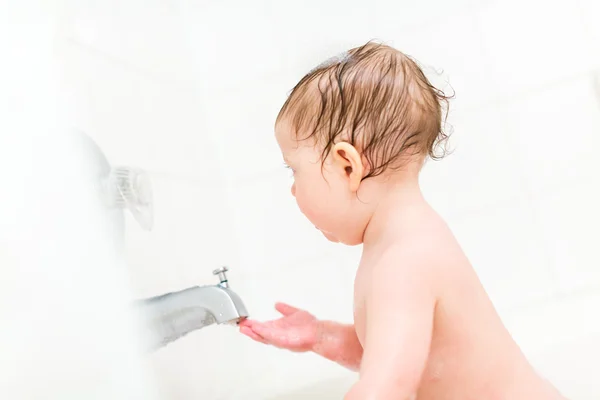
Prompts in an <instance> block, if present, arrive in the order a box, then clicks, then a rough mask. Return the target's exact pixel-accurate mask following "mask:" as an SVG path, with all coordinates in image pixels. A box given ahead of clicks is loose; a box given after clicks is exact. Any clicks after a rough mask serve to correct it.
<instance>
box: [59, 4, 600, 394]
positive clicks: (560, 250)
mask: <svg viewBox="0 0 600 400" xmlns="http://www.w3.org/2000/svg"><path fill="white" fill-rule="evenodd" d="M68 4H69V8H68V9H67V11H68V12H66V13H65V21H67V23H66V25H65V32H64V34H65V36H66V37H67V40H65V41H63V42H61V44H60V46H59V48H58V54H59V55H60V56H61V58H62V60H63V63H64V84H65V87H67V88H68V93H69V95H70V96H71V99H72V104H73V106H74V112H73V114H74V117H75V118H74V121H73V122H74V124H75V125H77V126H79V127H80V128H83V129H84V130H85V131H86V132H88V133H89V134H91V135H92V136H93V137H94V138H95V139H96V140H97V141H98V143H99V144H100V145H101V146H102V148H103V149H104V150H105V152H106V153H107V156H108V157H109V158H110V160H111V162H113V163H115V164H120V163H122V164H127V165H136V166H139V167H142V168H146V169H148V170H150V171H151V172H152V174H151V175H152V177H153V181H154V187H155V197H156V205H155V222H156V225H155V229H154V230H153V231H152V232H149V233H148V232H144V231H142V230H141V229H140V228H138V227H137V226H136V224H135V222H134V221H133V220H132V219H131V218H129V219H128V221H127V222H128V228H127V240H128V250H129V254H128V261H129V264H130V269H131V276H132V281H133V286H134V288H135V291H136V294H138V295H139V296H147V295H152V294H157V293H158V292H162V291H168V290H173V289H177V288H180V287H184V286H189V285H195V284H199V283H200V284H204V283H211V282H214V277H212V276H211V271H212V270H213V269H214V268H215V267H217V266H219V265H221V264H223V263H225V264H229V265H230V267H231V273H230V277H231V283H232V287H233V288H235V290H237V291H238V292H239V293H240V295H241V296H242V298H243V299H244V300H245V302H246V303H247V306H248V309H249V311H250V313H251V314H252V315H253V316H255V317H257V318H261V319H262V318H272V317H275V316H276V313H275V311H274V310H273V303H274V302H275V301H286V302H289V303H292V304H295V305H298V306H300V307H305V308H306V309H308V310H310V311H312V312H314V313H315V314H317V315H318V316H320V317H323V318H331V319H342V320H349V319H350V318H351V309H352V304H351V301H352V291H351V289H352V282H353V273H354V269H355V268H356V264H357V262H358V257H359V253H360V248H351V249H348V248H344V247H342V246H338V245H332V244H329V243H328V242H326V241H325V239H324V238H322V237H321V235H320V233H319V232H317V231H316V230H315V229H314V228H313V227H312V226H311V225H310V223H309V222H308V221H306V220H305V218H304V217H303V216H302V215H301V213H300V212H299V211H298V210H297V207H296V205H295V202H294V199H293V197H292V196H291V195H290V193H289V187H290V185H291V179H290V177H288V176H287V171H285V170H284V169H283V168H281V158H280V154H279V150H278V148H277V145H276V143H275V140H274V138H273V123H274V118H275V116H276V114H277V112H278V110H279V107H280V106H281V104H282V103H283V101H284V99H285V96H286V94H287V92H288V91H289V89H291V88H292V87H293V85H294V84H295V83H296V81H297V80H298V79H299V78H300V77H301V76H302V75H303V74H304V73H305V72H306V71H307V70H309V69H310V68H312V67H313V66H314V65H316V64H317V63H319V62H320V61H322V60H323V59H325V58H327V57H329V56H331V55H333V54H335V53H337V52H338V51H342V50H345V49H347V48H348V47H350V46H356V45H360V44H362V43H364V42H365V41H367V40H369V39H373V38H376V39H381V40H384V41H386V42H388V43H390V44H393V45H395V46H397V47H399V48H400V49H401V50H404V51H406V52H408V53H410V54H412V55H414V56H415V57H416V58H417V59H418V60H419V61H421V62H422V63H423V64H425V65H427V66H431V67H433V68H435V69H438V70H443V74H442V76H441V79H442V80H444V79H449V81H450V83H451V85H452V87H453V88H454V89H455V90H456V101H455V102H453V105H452V110H453V111H452V114H451V115H450V123H451V125H453V126H454V136H453V139H452V141H451V145H452V148H454V150H455V151H454V154H452V155H450V156H449V157H448V158H447V159H446V160H444V161H441V162H439V163H430V164H428V165H427V166H426V168H425V170H424V175H423V180H422V181H423V188H424V191H425V192H426V195H427V197H428V198H429V199H430V200H431V202H432V204H433V205H434V206H435V207H436V208H437V209H438V210H439V211H440V212H441V213H442V215H444V216H445V217H447V219H448V221H449V223H450V225H451V227H452V228H453V230H454V231H455V233H456V235H457V237H458V239H459V240H460V242H461V244H462V245H463V247H464V249H465V251H466V252H467V254H468V256H469V258H470V259H471V260H472V262H473V264H474V266H475V268H476V269H477V272H478V274H479V276H480V277H481V279H482V281H483V283H484V285H485V287H486V288H487V289H488V291H489V293H490V295H491V297H492V299H493V301H494V302H495V304H497V305H498V307H499V308H500V309H501V312H502V313H503V316H505V317H510V315H512V313H513V312H514V310H516V309H518V308H521V307H524V306H526V305H529V307H532V308H533V310H536V309H537V308H536V307H541V308H544V307H546V308H548V309H550V310H552V309H554V308H555V307H559V306H555V305H553V304H560V305H561V306H560V307H563V308H566V309H569V310H570V309H573V310H574V312H575V311H577V310H578V309H580V308H581V307H580V306H578V305H577V304H579V303H577V302H571V303H565V302H564V301H563V299H565V298H567V297H569V296H571V295H574V294H577V293H579V292H581V291H582V290H587V291H592V292H595V291H598V290H600V289H598V288H600V275H599V273H598V271H600V260H599V259H598V256H597V255H596V254H595V253H594V249H595V247H596V243H595V239H596V238H598V237H599V236H598V232H597V227H598V226H599V225H600V216H599V215H598V212H597V206H596V205H597V204H598V203H599V200H600V199H599V198H598V195H597V193H598V190H597V189H598V179H597V172H598V162H597V160H596V158H595V153H596V149H598V147H599V144H600V143H599V142H598V137H600V136H599V135H598V133H599V132H600V111H599V110H600V103H599V102H598V93H597V90H598V87H597V86H594V84H593V82H594V81H593V79H592V74H591V73H590V71H592V70H594V69H595V68H597V67H598V66H599V65H600V64H599V63H598V60H599V58H598V57H599V54H600V51H598V43H599V42H600V33H599V32H598V29H597V25H598V23H597V22H598V18H597V17H596V16H597V15H598V13H597V12H598V7H597V5H596V2H594V1H592V0H580V2H579V3H577V5H575V4H574V3H569V2H568V1H566V0H564V1H563V0H557V1H552V2H542V1H540V0H526V1H518V2H517V1H516V0H509V1H508V2H506V1H505V2H501V1H498V0H487V1H485V2H481V1H478V2H475V1H468V0H464V1H459V2H443V1H438V0H428V1H426V2H408V1H400V2H398V1H376V2H374V3H366V2H358V1H356V2H354V1H353V2H350V3H348V2H345V3H344V4H342V3H339V2H317V1H309V2H303V3H302V4H301V5H300V4H299V3H298V4H297V5H291V4H289V3H287V2H276V1H267V0H263V1H259V2H252V3H248V2H242V1H237V2H233V3H232V2H228V3H223V2H216V1H211V2H193V1H188V0H181V1H169V0H154V1H152V2H149V3H148V2H145V3H144V4H143V5H142V4H141V3H139V2H133V3H132V2H129V3H127V4H122V3H121V2H116V1H110V2H91V1H86V2H71V3H68ZM430 72H432V71H431V70H430ZM430 75H431V76H432V77H433V79H434V82H436V83H439V82H440V81H439V80H438V78H436V77H435V74H434V73H431V74H430ZM561 296H562V297H561ZM548 299H553V300H552V302H549V300H548ZM540 305H541V306H540ZM541 308H540V309H541ZM546 312H549V311H546ZM533 313H534V314H535V311H533ZM523 329H525V330H526V329H528V328H523ZM567 334H568V333H565V335H567ZM521 335H522V337H523V336H524V335H525V334H523V332H521ZM532 335H533V333H532ZM151 362H152V364H153V365H154V368H155V370H156V376H157V380H158V381H159V382H160V384H161V387H162V388H163V392H164V394H165V397H166V398H170V399H188V398H194V397H202V398H206V399H242V398H244V399H248V398H250V399H259V398H269V397H271V396H275V395H277V394H280V393H283V392H285V391H289V390H291V389H292V388H299V387H302V386H306V385H309V384H311V383H314V382H317V381H318V380H319V379H325V377H334V376H338V375H339V371H340V370H339V369H338V368H337V367H335V366H334V365H332V364H331V363H328V362H326V361H324V360H319V359H318V358H316V357H312V356H308V355H294V354H291V353H286V352H282V351H278V350H276V349H273V348H268V347H264V346H261V345H258V344H255V343H253V342H252V341H250V340H249V339H247V338H245V337H242V336H240V335H239V334H238V333H237V332H235V330H233V329H229V328H226V327H210V328H206V329H205V330H203V331H200V332H197V333H195V334H192V335H190V336H189V337H186V338H184V339H182V340H180V341H179V342H176V343H174V344H173V345H171V346H169V347H167V348H165V349H163V350H162V351H160V352H159V353H157V354H155V355H154V356H152V357H151Z"/></svg>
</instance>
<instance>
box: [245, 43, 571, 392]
mask: <svg viewBox="0 0 600 400" xmlns="http://www.w3.org/2000/svg"><path fill="white" fill-rule="evenodd" d="M447 100H448V99H447V98H446V97H445V96H444V94H443V93H442V92H441V91H439V90H437V89H436V88H434V87H433V86H432V85H431V84H430V83H429V81H428V80H427V78H426V77H425V75H424V74H423V72H422V71H421V69H420V68H419V66H418V65H417V64H416V63H415V62H414V61H413V60H412V59H411V58H409V57H408V56H406V55H404V54H403V53H401V52H399V51H397V50H395V49H393V48H391V47H388V46H386V45H382V44H376V43H372V42H369V43H367V44H366V45H364V46H362V47H359V48H355V49H352V50H350V51H348V52H347V53H345V54H343V55H341V56H338V57H335V58H333V59H330V60H328V61H326V62H325V63H323V64H321V65H320V66H318V67H317V68H315V69H314V70H313V71H311V72H310V73H309V74H308V75H306V76H305V77H304V78H303V79H302V80H301V81H300V82H299V83H298V84H297V85H296V87H295V88H294V90H293V91H292V93H291V94H290V96H289V98H288V99H287V101H286V102H285V104H284V105H283V108H282V109H281V111H280V113H279V116H278V118H277V122H276V125H275V133H276V138H277V142H278V143H279V146H280V148H281V151H282V153H283V157H284V160H285V162H286V164H287V165H288V166H289V167H290V168H291V170H292V171H293V174H294V184H293V185H292V189H291V190H292V195H293V196H294V197H295V198H296V201H297V203H298V207H300V210H301V211H302V212H303V213H304V215H306V217H307V218H308V219H309V220H310V221H311V222H312V223H313V224H314V225H315V226H316V227H317V228H318V229H319V230H321V232H322V233H323V235H325V237H326V238H327V239H329V240H331V241H334V242H341V243H344V244H347V245H358V244H361V243H362V244H363V254H362V257H361V261H360V265H359V268H358V271H357V274H356V280H355V287H354V324H353V325H343V324H339V323H336V322H331V321H321V320H318V319H317V318H315V317H314V316H313V315H312V314H310V313H308V312H307V311H304V310H300V309H297V308H294V307H292V306H289V305H286V304H282V303H278V304H277V305H276V309H277V310H278V311H279V312H280V313H281V314H282V315H283V317H282V318H280V319H277V320H274V321H269V322H258V321H254V320H247V321H244V322H243V323H242V324H241V326H240V330H241V332H242V333H243V334H245V335H247V336H249V337H251V338H252V339H254V340H256V341H259V342H262V343H266V344H270V345H274V346H277V347H280V348H284V349H288V350H292V351H298V352H304V351H312V352H315V353H317V354H319V355H321V356H323V357H325V358H327V359H329V360H332V361H335V362H337V363H339V364H341V365H342V366H345V367H347V368H350V369H352V370H356V371H360V375H359V376H360V378H359V380H358V382H357V383H356V384H355V385H354V386H353V387H352V388H351V390H350V392H349V393H348V394H347V395H346V397H345V399H346V400H367V399H369V400H392V399H393V400H408V399H419V400H534V399H540V400H542V399H544V400H545V399H562V398H563V397H562V396H561V395H560V394H559V393H558V392H557V391H556V389H554V388H553V387H552V386H551V385H550V384H548V383H547V382H546V381H545V380H543V379H542V378H541V377H539V376H538V375H537V374H536V372H535V371H534V369H533V368H532V367H531V366H530V365H529V363H528V362H527V360H526V359H525V357H524V355H523V354H522V352H521V351H520V349H519V347H518V346H517V345H516V343H515V342H514V341H513V339H512V338H511V336H510V334H509V333H508V332H507V330H506V329H505V327H504V326H503V324H502V322H501V321H500V318H499V317H498V315H497V314H496V311H495V309H494V307H493V305H492V303H491V302H490V300H489V298H488V296H487V295H486V293H485V291H484V289H483V287H482V285H481V283H480V282H479V280H478V278H477V275H476V274H475V272H474V270H473V268H472V267H471V265H470V264H469V261H468V260H467V258H466V257H465V255H464V254H463V252H462V251H461V248H460V246H459V245H458V243H457V242H456V240H455V238H454V237H453V235H452V233H451V231H450V229H449V228H448V227H447V226H446V224H445V223H444V221H443V220H442V219H441V218H440V216H439V215H438V214H436V212H435V211H434V210H433V209H432V208H431V207H430V206H429V204H428V203H427V202H426V201H425V199H424V198H423V194H422V193H421V190H420V188H419V172H420V171H421V167H422V166H423V163H424V161H425V159H426V158H427V157H432V158H437V157H439V156H440V155H439V154H437V153H436V149H437V148H438V147H439V146H440V145H443V144H444V141H445V139H446V138H447V136H446V135H445V134H444V133H443V129H442V114H443V108H444V107H443V105H445V104H446V103H447ZM442 155H443V154H442Z"/></svg>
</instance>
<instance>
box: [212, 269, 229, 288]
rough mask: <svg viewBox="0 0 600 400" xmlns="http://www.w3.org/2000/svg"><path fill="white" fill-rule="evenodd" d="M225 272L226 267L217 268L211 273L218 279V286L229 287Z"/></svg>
mask: <svg viewBox="0 0 600 400" xmlns="http://www.w3.org/2000/svg"><path fill="white" fill-rule="evenodd" d="M227 271H229V268H227V267H221V268H217V269H215V270H214V271H213V275H217V276H218V277H219V281H220V282H219V285H220V286H222V287H229V284H228V282H227V275H226V274H225V273H226V272H227Z"/></svg>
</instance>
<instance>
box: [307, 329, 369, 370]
mask: <svg viewBox="0 0 600 400" xmlns="http://www.w3.org/2000/svg"><path fill="white" fill-rule="evenodd" d="M313 352H315V353H317V354H318V355H320V356H322V357H325V358H326V359H328V360H331V361H333V362H336V363H338V364H340V365H341V366H343V367H346V368H348V369H351V370H353V371H358V369H359V368H360V361H361V359H362V354H363V348H362V346H361V344H360V342H359V341H358V337H357V336H356V330H355V329H354V325H345V324H340V323H337V322H332V321H319V334H318V339H317V343H316V345H315V347H314V348H313Z"/></svg>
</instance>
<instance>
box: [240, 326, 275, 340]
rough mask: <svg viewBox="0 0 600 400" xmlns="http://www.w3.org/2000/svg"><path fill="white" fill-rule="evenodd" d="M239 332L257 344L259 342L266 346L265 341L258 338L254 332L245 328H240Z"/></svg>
mask: <svg viewBox="0 0 600 400" xmlns="http://www.w3.org/2000/svg"><path fill="white" fill-rule="evenodd" d="M240 332H241V333H242V334H244V335H246V336H248V337H249V338H250V339H253V340H256V341H257V342H260V343H264V344H268V343H267V341H266V340H265V339H263V338H262V337H260V336H259V335H258V334H257V333H256V332H254V331H253V330H252V329H250V328H249V327H247V326H241V327H240Z"/></svg>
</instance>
